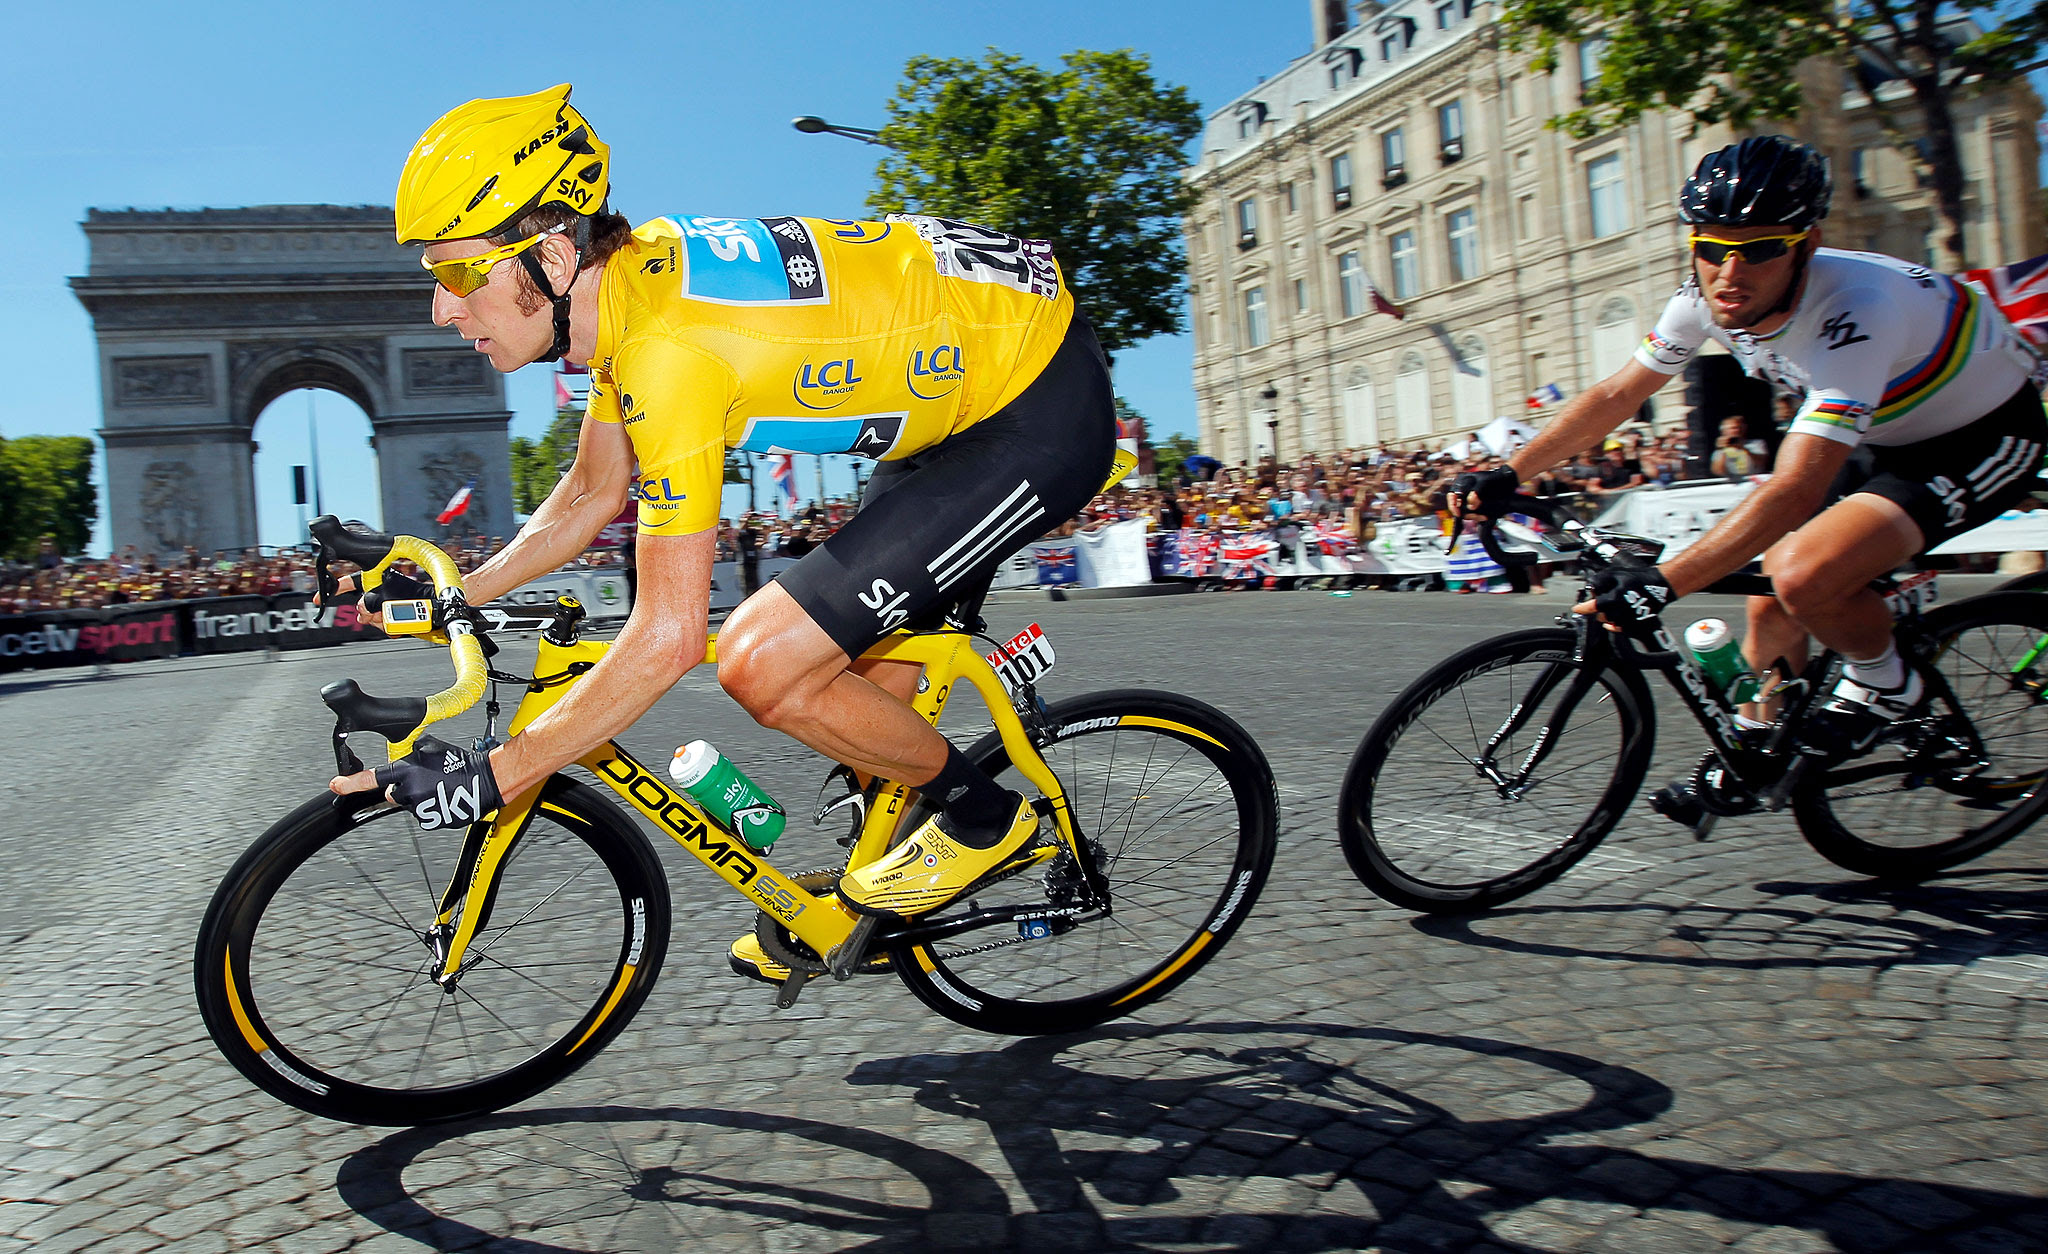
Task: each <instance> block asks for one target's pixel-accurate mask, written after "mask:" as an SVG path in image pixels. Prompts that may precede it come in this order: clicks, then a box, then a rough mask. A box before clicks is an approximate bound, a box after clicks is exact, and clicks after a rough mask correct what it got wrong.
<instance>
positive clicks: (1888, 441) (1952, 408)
mask: <svg viewBox="0 0 2048 1254" xmlns="http://www.w3.org/2000/svg"><path fill="white" fill-rule="evenodd" d="M1831 190H1832V182H1831V179H1830V177H1829V173H1828V165H1827V160H1826V158H1824V157H1822V156H1821V155H1820V154H1818V153H1816V152H1814V151H1813V150H1812V149H1810V148H1807V147H1806V146H1804V145H1802V144H1797V143H1794V142H1793V141H1791V140H1789V139H1786V138H1785V137H1783V136H1778V135H1766V136H1761V137H1757V138H1751V139H1745V140H1743V141H1742V142H1740V143H1737V144H1730V145H1729V146H1728V147H1726V148H1723V149H1720V150H1719V151H1717V152H1713V153H1710V154H1708V155H1707V156H1706V157H1705V158H1703V159H1702V160H1701V161H1700V163H1699V166H1698V168H1697V169H1695V170H1694V171H1693V174H1692V177H1691V178H1690V179H1688V180H1687V181H1686V184H1685V187H1684V188H1683V190H1682V191H1681V192H1680V194H1679V198H1678V204H1679V216H1680V218H1681V219H1682V220H1683V221H1685V222H1686V223H1688V224H1690V225H1691V227H1692V252H1693V263H1692V264H1693V275H1692V278H1690V279H1689V280H1687V282H1686V284H1685V286H1683V287H1681V288H1680V289H1679V290H1678V294H1677V295H1675V296H1673V297H1672V299H1671V303H1670V304H1669V305H1667V306H1666V307H1665V310H1664V313H1663V316H1662V317H1660V318H1659V319H1658V320H1657V325H1656V327H1655V329H1654V330H1652V331H1651V332H1650V334H1649V335H1648V336H1647V337H1645V338H1644V340H1643V343H1642V346H1641V347H1640V348H1638V349H1637V350H1636V353H1635V356H1634V359H1633V360H1631V361H1630V362H1628V363H1627V364H1625V365H1624V366H1622V368H1621V369H1620V370H1618V371H1616V372H1615V373H1614V374H1613V375H1611V376H1609V377H1608V378H1607V379H1605V380H1603V381H1601V382H1600V383H1597V384H1595V385H1594V386H1592V387H1591V388H1588V389H1587V390H1586V391H1585V392H1583V393H1581V394H1580V395H1578V396H1577V397H1574V398H1573V400H1572V402H1571V403H1570V404H1569V405H1567V406H1566V407H1565V409H1564V410H1563V411H1562V412H1561V413H1560V414H1559V415H1558V416H1557V417H1556V418H1554V419H1552V420H1551V421H1550V423H1549V424H1547V425H1546V426H1545V428H1544V430H1543V431H1542V432H1541V433H1540V434H1538V435H1537V437H1536V438H1535V439H1534V440H1533V441H1531V442H1530V443H1529V445H1528V446H1527V447H1525V448H1523V449H1522V450H1521V451H1520V452H1519V453H1517V454H1516V455H1515V457H1514V458H1513V460H1512V461H1511V462H1510V464H1509V465H1508V466H1507V467H1504V468H1502V469H1500V470H1495V471H1488V472H1486V473H1484V474H1480V475H1468V476H1465V477H1464V478H1462V479H1461V480H1460V482H1459V485H1458V494H1459V497H1460V500H1459V503H1460V504H1461V505H1464V506H1465V507H1467V508H1476V509H1479V510H1482V511H1484V512H1488V513H1493V512H1497V511H1499V510H1500V509H1501V508H1502V506H1503V504H1504V502H1505V501H1506V499H1507V498H1508V497H1509V496H1510V495H1512V493H1513V492H1514V490H1515V488H1516V486H1517V485H1518V484H1519V483H1520V482H1521V481H1522V480H1523V479H1524V478H1526V477H1528V476H1529V475H1533V474H1536V473H1538V472H1540V471H1542V470H1544V469H1547V468H1548V467H1550V466H1553V465H1556V464H1557V463H1559V462H1560V461H1562V460H1564V459H1565V458H1566V457H1567V456H1569V455H1570V454H1572V453H1574V452H1576V451H1578V450H1580V449H1583V448H1586V447H1588V446H1589V445H1592V444H1595V443H1596V442H1598V441H1599V440H1600V439H1601V437H1603V436H1605V435H1606V434H1607V433H1608V432H1610V431H1612V430H1614V429H1615V428H1616V427H1618V426H1619V425H1620V424H1621V423H1622V422H1624V421H1626V420H1627V419H1628V418H1629V417H1631V416H1632V415H1633V414H1634V413H1635V412H1636V410H1637V408H1638V407H1639V406H1640V405H1641V404H1642V402H1643V401H1644V400H1646V399H1648V398H1649V396H1650V394H1651V393H1653V392H1655V391H1656V390H1657V389H1659V388H1660V387H1662V386H1663V385H1664V383H1665V381H1666V380H1667V379H1668V378H1669V377H1670V376H1671V375H1672V374H1674V373H1676V372H1677V371H1678V370H1679V369H1681V368H1682V367H1683V366H1684V365H1685V363H1686V362H1687V361H1689V360H1691V358H1692V356H1693V354H1694V353H1696V352H1697V351H1698V350H1699V348H1700V347H1701V346H1702V345H1703V344H1705V343H1706V342H1707V340H1709V339H1713V340H1717V341H1719V342H1720V343H1721V344H1723V345H1725V346H1726V347H1727V348H1728V350H1729V351H1730V352H1731V353H1733V354H1734V355H1735V356H1736V358H1737V359H1738V360H1740V361H1741V362H1742V364H1743V366H1744V368H1745V369H1746V370H1747V371H1748V372H1749V373H1750V374H1752V375H1757V376H1760V377H1762V378H1765V379H1768V380H1770V381H1771V382H1772V383H1773V384H1774V385H1775V386H1777V387H1778V388H1779V389H1780V390H1783V391H1790V392H1795V393H1796V392H1804V394H1805V399H1804V401H1803V402H1802V403H1801V405H1800V407H1799V411H1798V413H1797V415H1796V416H1795V417H1794V419H1793V422H1792V426H1791V431H1790V433H1789V434H1788V435H1787V436H1786V437H1785V440H1784V442H1783V444H1782V445H1781V446H1780V447H1779V450H1778V456H1777V462H1776V465H1775V466H1774V467H1773V473H1772V474H1771V476H1770V477H1769V479H1767V480H1766V481H1765V482H1763V483H1762V484H1761V485H1759V486H1758V488H1757V489H1756V490H1755V491H1754V492H1752V493H1750V494H1749V495H1748V496H1747V497H1745V498H1744V499H1743V501H1742V502H1741V504H1739V505H1737V506H1736V507H1735V508H1734V509H1732V510H1730V511H1729V512H1728V514H1727V515H1726V516H1725V517H1723V518H1722V519H1721V521H1720V522H1719V523H1717V524H1716V525H1715V526H1714V528H1713V529H1712V530H1710V531H1709V532H1707V534H1706V535H1704V536H1702V537H1701V538H1700V539H1699V540H1698V541H1696V542H1694V543H1693V544H1692V545H1691V546H1689V547H1688V548H1686V549H1685V551H1684V552H1682V553H1679V554H1678V555H1676V556H1674V557H1672V558H1671V559H1670V560H1669V561H1666V562H1665V563H1663V564H1662V565H1661V566H1655V567H1652V566H1648V565H1642V566H1640V567H1636V568H1618V569H1615V570H1611V571H1608V572H1603V574H1602V575H1601V576H1600V577H1599V578H1597V579H1596V580H1595V582H1594V596H1593V599H1592V600H1590V601H1587V602H1585V603H1583V604H1581V605H1578V606H1575V607H1574V608H1575V609H1576V610H1577V611H1578V612H1579V613H1582V614H1590V613H1598V614H1600V615H1601V616H1602V617H1603V618H1605V619H1606V620H1607V621H1608V623H1610V624H1611V625H1614V626H1617V627H1620V628H1624V629H1625V628H1630V627H1636V626H1639V625H1642V624H1644V623H1647V622H1649V621H1650V620H1651V619H1653V618H1654V617H1655V616H1656V615H1657V614H1658V613H1659V612H1661V611H1662V610H1663V609H1664V607H1665V606H1667V605H1669V604H1670V603H1671V602H1672V601H1673V600H1675V599H1677V598H1678V597H1680V596H1684V595H1686V594H1687V593H1691V592H1697V591H1699V590H1700V589H1702V588H1705V587H1706V586H1708V585H1709V584H1711V583H1713V582H1714V581H1715V580H1717V579H1720V578H1722V577H1723V576H1725V575H1728V574H1731V573H1733V572H1735V571H1737V570H1739V569H1741V568H1742V567H1743V566H1744V565H1746V564H1747V563H1748V562H1749V561H1751V560H1752V559H1753V558H1755V557H1756V556H1757V555H1758V554H1759V553H1761V554H1763V560H1764V572H1765V573H1766V574H1768V575H1770V576H1771V577H1772V580H1773V585H1774V587H1775V588H1776V590H1777V595H1776V596H1775V597H1753V598H1751V599H1750V604H1749V633H1748V638H1747V639H1746V640H1745V642H1744V649H1743V651H1744V653H1745V654H1746V655H1747V657H1748V659H1749V662H1750V665H1751V667H1752V668H1753V669H1758V670H1761V669H1763V668H1764V667H1765V666H1768V665H1769V664H1770V663H1771V662H1772V661H1773V660H1774V659H1776V658H1779V657H1783V658H1785V659H1786V660H1787V661H1788V662H1790V663H1791V665H1792V666H1793V667H1794V668H1795V669H1796V668H1799V667H1802V666H1804V665H1805V656H1806V638H1807V636H1808V635H1809V634H1811V635H1812V636H1813V637H1815V638H1817V639H1818V640H1820V641H1821V643H1823V644H1825V645H1827V646H1828V647H1829V648H1832V649H1834V650H1836V651H1837V652H1839V653H1840V654H1841V655H1842V657H1843V659H1844V668H1843V676H1842V679H1841V681H1840V683H1839V684H1838V685H1837V686H1836V689H1835V691H1834V693H1833V694H1832V695H1831V697H1830V699H1829V700H1828V701H1827V703H1826V704H1825V705H1824V706H1823V707H1822V708H1821V709H1820V710H1819V711H1817V712H1816V714H1815V716H1814V719H1813V721H1812V723H1811V724H1810V725H1809V731H1808V735H1809V739H1810V740H1812V741H1813V742H1814V743H1815V744H1816V746H1818V747H1820V748H1823V749H1825V750H1828V751H1832V752H1842V753H1849V752H1855V751H1858V750H1860V749H1863V748H1866V747H1868V746H1869V744H1870V743H1871V742H1872V741H1873V740H1874V739H1875V738H1876V737H1877V735H1878V734H1879V733H1880V732H1881V731H1883V730H1884V728H1885V726H1886V725H1887V724H1888V723H1889V722H1890V721H1891V720H1893V719H1897V718H1899V717H1902V716H1904V715H1905V714H1907V713H1909V712H1910V711H1911V710H1912V709H1913V708H1914V707H1915V705H1917V704H1918V702H1919V701H1920V700H1921V698H1922V696H1923V694H1924V688H1925V685H1924V683H1923V681H1922V680H1921V678H1920V677H1919V676H1918V675H1917V674H1914V673H1912V672H1911V671H1910V670H1909V668H1907V667H1906V666H1905V665H1904V664H1903V663H1902V662H1901V660H1900V658H1899V656H1898V653H1897V651H1896V649H1895V648H1894V647H1893V643H1892V630H1891V613H1890V610H1889V608H1888V607H1887V606H1886V604H1885V602H1884V599H1883V598H1882V597H1880V596H1879V595H1877V594H1876V593H1875V592H1873V591H1871V590H1870V588H1869V583H1870V581H1871V580H1872V579H1875V578H1877V577H1879V576H1881V575H1883V574H1885V573H1886V572H1888V571H1891V570H1893V569H1895V568H1896V567H1898V566H1899V565H1900V564H1901V563H1903V562H1906V561H1907V560H1909V559H1911V558H1913V557H1915V556H1917V555H1919V554H1921V553H1925V552H1926V551H1927V550H1929V549H1931V548H1933V547H1935V546H1936V545H1939V544H1941V543H1942V542H1943V541H1945V540H1948V539H1950V538H1952V537H1954V536H1957V535H1960V534H1962V533H1963V532H1965V531H1968V530H1971V529H1973V528H1975V527H1978V526H1980V525H1982V524H1983V523H1985V522H1987V521H1989V520H1990V519H1992V518H1995V517H1997V516H1998V515H1999V514H2000V513H2001V512H2003V511H2004V510H2005V509H2007V508H2009V507H2010V506H2011V505H2013V504H2014V503H2016V502H2018V501H2019V500H2020V499H2022V498H2023V497H2025V496H2026V494H2027V493H2028V491H2029V490H2030V489H2031V488H2032V486H2033V481H2034V476H2035V473H2036V472H2037V471H2038V470H2039V469H2040V467H2041V462H2042V450H2043V448H2044V447H2048V418H2044V414H2043V410H2042V404H2041V397H2040V394H2039V392H2038V391H2037V390H2036V389H2037V383H2036V379H2037V377H2038V363H2037V362H2036V360H2035V359H2034V357H2033V354H2032V351H2031V350H2030V349H2028V348H2027V347H2026V345H2025V344H2024V343H2023V342H2022V341H2021V339H2020V337H2019V336H2018V334H2017V333H2015V332H2014V331H2013V329H2012V327H2011V326H2010V325H2009V324H2008V323H2007V322H2006V320H2005V318H2004V317H2003V316H2002V315H2001V314H2000V313H1999V311H1998V310H1997V309H1996V308H1995V307H1994V306H1993V305H1992V304H1991V302H1990V301H1988V300H1986V299H1984V298H1983V297H1981V296H1980V295H1978V294H1977V293H1976V292H1975V291H1974V290H1972V289H1971V288H1968V287H1965V286H1964V285H1962V284H1960V283H1957V282H1956V281H1954V280H1952V279H1950V278H1949V277H1948V276H1946V275H1941V274H1935V273H1933V272H1932V271H1929V270H1927V269H1926V268H1925V267H1921V266H1915V265H1911V264H1908V263H1907V262H1904V261H1900V260H1898V259H1897V258H1895V257H1887V256H1884V255H1881V254H1878V253H1861V252H1844V251H1840V250H1837V249H1823V248H1822V247H1820V243H1821V232H1820V226H1819V222H1820V220H1821V219H1822V218H1823V217H1825V216H1826V214H1827V208H1828V199H1829V195H1830V193H1831ZM1858 444H1868V445H1870V446H1872V452H1873V455H1874V461H1875V468H1876V469H1875V473H1874V474H1872V475H1871V477H1870V478H1869V479H1868V480H1866V481H1864V482H1863V483H1862V484H1861V485H1860V486H1858V487H1857V488H1856V490H1855V491H1853V492H1852V493H1850V494H1849V495H1847V496H1845V497H1843V498H1842V499H1841V500H1839V501H1837V502H1835V503H1834V504H1832V505H1829V504H1828V503H1827V498H1828V494H1829V488H1830V486H1831V485H1832V484H1833V483H1834V482H1835V480H1836V477H1837V475H1838V473H1840V472H1841V471H1842V470H1843V467H1844V465H1845V464H1846V463H1847V461H1848V458H1849V454H1850V452H1851V450H1853V449H1854V448H1855V447H1856V446H1857V445H1858ZM1748 713H1750V714H1752V715H1756V716H1764V715H1765V714H1766V713H1767V712H1766V711H1765V710H1763V709H1759V708H1752V709H1751V710H1750V711H1748Z"/></svg>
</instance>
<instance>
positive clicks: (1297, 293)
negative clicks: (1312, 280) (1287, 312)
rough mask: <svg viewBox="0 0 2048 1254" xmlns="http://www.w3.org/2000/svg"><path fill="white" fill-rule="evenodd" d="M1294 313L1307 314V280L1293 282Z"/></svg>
mask: <svg viewBox="0 0 2048 1254" xmlns="http://www.w3.org/2000/svg"><path fill="white" fill-rule="evenodd" d="M1294 312H1296V313H1307V312H1308V280H1307V279H1296V280H1295V281H1294Z"/></svg>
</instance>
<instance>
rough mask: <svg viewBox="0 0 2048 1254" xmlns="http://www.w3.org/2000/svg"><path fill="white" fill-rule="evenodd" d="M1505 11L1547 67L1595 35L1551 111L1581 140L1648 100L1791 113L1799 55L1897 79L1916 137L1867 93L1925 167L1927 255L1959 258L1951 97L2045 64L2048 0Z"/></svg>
mask: <svg viewBox="0 0 2048 1254" xmlns="http://www.w3.org/2000/svg"><path fill="white" fill-rule="evenodd" d="M1964 16H1967V17H1969V18H1970V19H1972V20H1973V21H1976V23H1977V25H1978V27H1979V28H1980V29H1981V31H1982V33H1981V34H1977V35H1976V36H1974V37H1970V32H1969V29H1968V28H1967V27H1966V26H1964V25H1963V24H1962V23H1961V22H1960V21H1958V19H1959V18H1960V17H1964ZM1504 20H1505V22H1506V24H1507V29H1508V30H1509V32H1510V38H1511V39H1512V40H1513V41H1514V42H1515V44H1516V46H1527V45H1528V44H1529V43H1531V42H1533V43H1534V44H1535V46H1536V49H1537V60H1536V63H1537V66H1538V67H1539V68H1540V69H1543V70H1546V71H1548V70H1551V69H1555V68H1556V66H1557V63H1558V52H1559V45H1560V44H1561V43H1563V42H1565V41H1571V42H1575V43H1584V42H1586V41H1588V40H1595V41H1598V40H1602V39H1604V40H1605V41H1606V42H1605V47H1604V49H1603V51H1602V53H1601V59H1600V75H1599V77H1598V79H1596V80H1594V81H1593V82H1592V83H1590V84H1588V86H1587V90H1586V92H1585V95H1584V97H1583V101H1582V105H1581V107H1580V108H1578V109H1575V110H1573V111H1571V112H1569V113H1566V114H1563V115H1561V116H1559V117H1556V118H1553V119H1552V120H1551V124H1552V125H1553V126H1557V127H1559V128H1560V129H1563V130H1564V131H1566V132H1568V133H1569V134H1572V135H1575V136H1578V137H1581V138H1583V137H1585V136H1587V135H1591V134H1594V133H1596V132H1598V131H1601V130H1606V129H1609V128H1611V127H1615V126H1620V125H1625V124H1627V123H1629V122H1632V121H1634V120H1635V119H1636V118H1637V117H1638V116H1639V115H1641V114H1642V113H1643V112H1645V111H1647V110H1651V109H1674V110H1678V111H1681V112H1685V113H1689V114H1691V115H1692V117H1693V118H1694V119H1695V121H1696V122H1697V123H1714V122H1727V123H1729V124H1730V125H1733V126H1736V127H1748V126H1751V125H1753V124H1757V123H1760V122H1762V121H1764V120H1766V119H1770V118H1789V117H1792V116H1794V115H1796V114H1797V113H1798V112H1799V110H1800V108H1801V106H1802V103H1803V100H1804V95H1805V93H1806V91H1808V90H1810V89H1813V88H1815V87H1816V84H1814V83H1813V82H1811V81H1810V80H1809V81H1808V82H1805V83H1802V82H1801V81H1800V71H1801V67H1802V65H1803V64H1804V63H1805V62H1806V61H1807V60H1808V58H1811V57H1826V58H1828V59H1830V60H1831V61H1832V62H1833V63H1834V65H1833V66H1831V67H1830V69H1831V70H1833V71H1835V72H1840V71H1841V70H1844V69H1846V70H1847V71H1849V72H1851V73H1853V74H1855V75H1856V76H1857V78H1858V81H1859V82H1860V83H1861V85H1862V86H1864V87H1865V88H1874V87H1875V86H1876V82H1877V81H1878V80H1891V81H1896V82H1900V83H1904V84H1905V85H1906V86H1907V87H1908V88H1909V89H1910V92H1911V107H1912V108H1913V109H1914V110H1916V111H1917V112H1918V114H1919V123H1920V124H1919V127H1918V128H1917V133H1918V134H1919V135H1921V136H1924V137H1925V139H1926V143H1925V145H1924V146H1922V145H1918V144H1916V143H1914V142H1913V141H1912V139H1911V138H1909V135H1908V131H1909V128H1907V127H1906V126H1904V125H1902V124H1901V122H1900V121H1899V119H1898V117H1897V115H1896V113H1895V112H1893V110H1895V109H1896V108H1898V105H1897V104H1888V103H1887V102H1886V101H1885V100H1883V99H1881V98H1879V97H1878V96H1877V95H1876V94H1875V93H1874V92H1873V93H1872V94H1871V96H1870V99H1871V105H1872V107H1873V108H1874V109H1875V110H1876V111H1877V116H1878V117H1879V119H1880V120H1881V121H1882V122H1883V124H1884V125H1885V127H1886V129H1887V131H1888V132H1889V133H1890V134H1891V135H1892V137H1893V139H1894V141H1895V142H1897V143H1899V144H1900V146H1901V148H1902V149H1903V150H1905V151H1906V152H1908V153H1909V154H1912V155H1913V156H1915V158H1916V159H1917V160H1919V161H1921V162H1922V163H1923V165H1924V167H1925V169H1926V172H1927V176H1928V179H1929V182H1930V184H1931V185H1932V187H1933V189H1934V196H1935V201H1936V203H1937V205H1938V206H1939V207H1940V210H1941V215H1942V218H1943V220H1944V221H1945V223H1946V224H1947V227H1948V231H1947V233H1946V234H1945V235H1944V236H1943V237H1942V239H1941V240H1940V251H1941V255H1940V256H1939V257H1938V258H1937V259H1936V260H1937V261H1938V262H1939V264H1940V265H1941V267H1942V268H1943V269H1947V270H1960V269H1963V268H1965V266H1967V265H1968V264H1970V262H1969V260H1968V259H1969V257H1970V254H1969V250H1968V248H1967V246H1966V242H1965V239H1964V235H1963V169H1962V162H1961V159H1960V157H1959V155H1958V152H1957V148H1956V126H1955V115H1954V105H1955V102H1956V101H1957V100H1959V99H1961V98H1962V97H1963V96H1964V95H1965V94H1967V93H1970V92H1974V91H1978V90H1981V89H1982V88H1984V87H1985V86H1988V85H1995V84H2000V83H2009V82H2012V81H2015V80H2016V79H2018V78H2019V77H2020V76H2021V75H2024V74H2027V73H2030V72H2031V71H2033V70H2037V69H2040V68H2042V67H2043V66H2044V65H2048V60H2044V59H2043V56H2042V37H2043V36H2044V35H2048V0H2034V3H2033V4H2032V6H2031V7H2024V8H2023V7H2021V6H2020V5H2017V4H2014V3H2012V2H2011V0H2007V2H2005V3H1982V2H1981V0H1962V2H1961V3H1950V4H1937V3H1935V2H1934V0H1847V2H1846V3H1845V2H1844V0H1508V4H1507V9H1506V13H1505V18H1504ZM1873 68H1874V69H1875V71H1876V73H1875V74H1872V73H1871V70H1872V69H1873ZM1836 81H1837V80H1834V79H1830V78H1825V77H1824V78H1823V79H1822V81H1821V82H1820V83H1819V84H1818V85H1817V86H1818V88H1819V90H1823V91H1830V90H1833V88H1834V86H1835V82H1836ZM1989 260H1990V261H1994V262H1995V261H1999V260H2004V259H2002V258H1990V259H1989Z"/></svg>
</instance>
